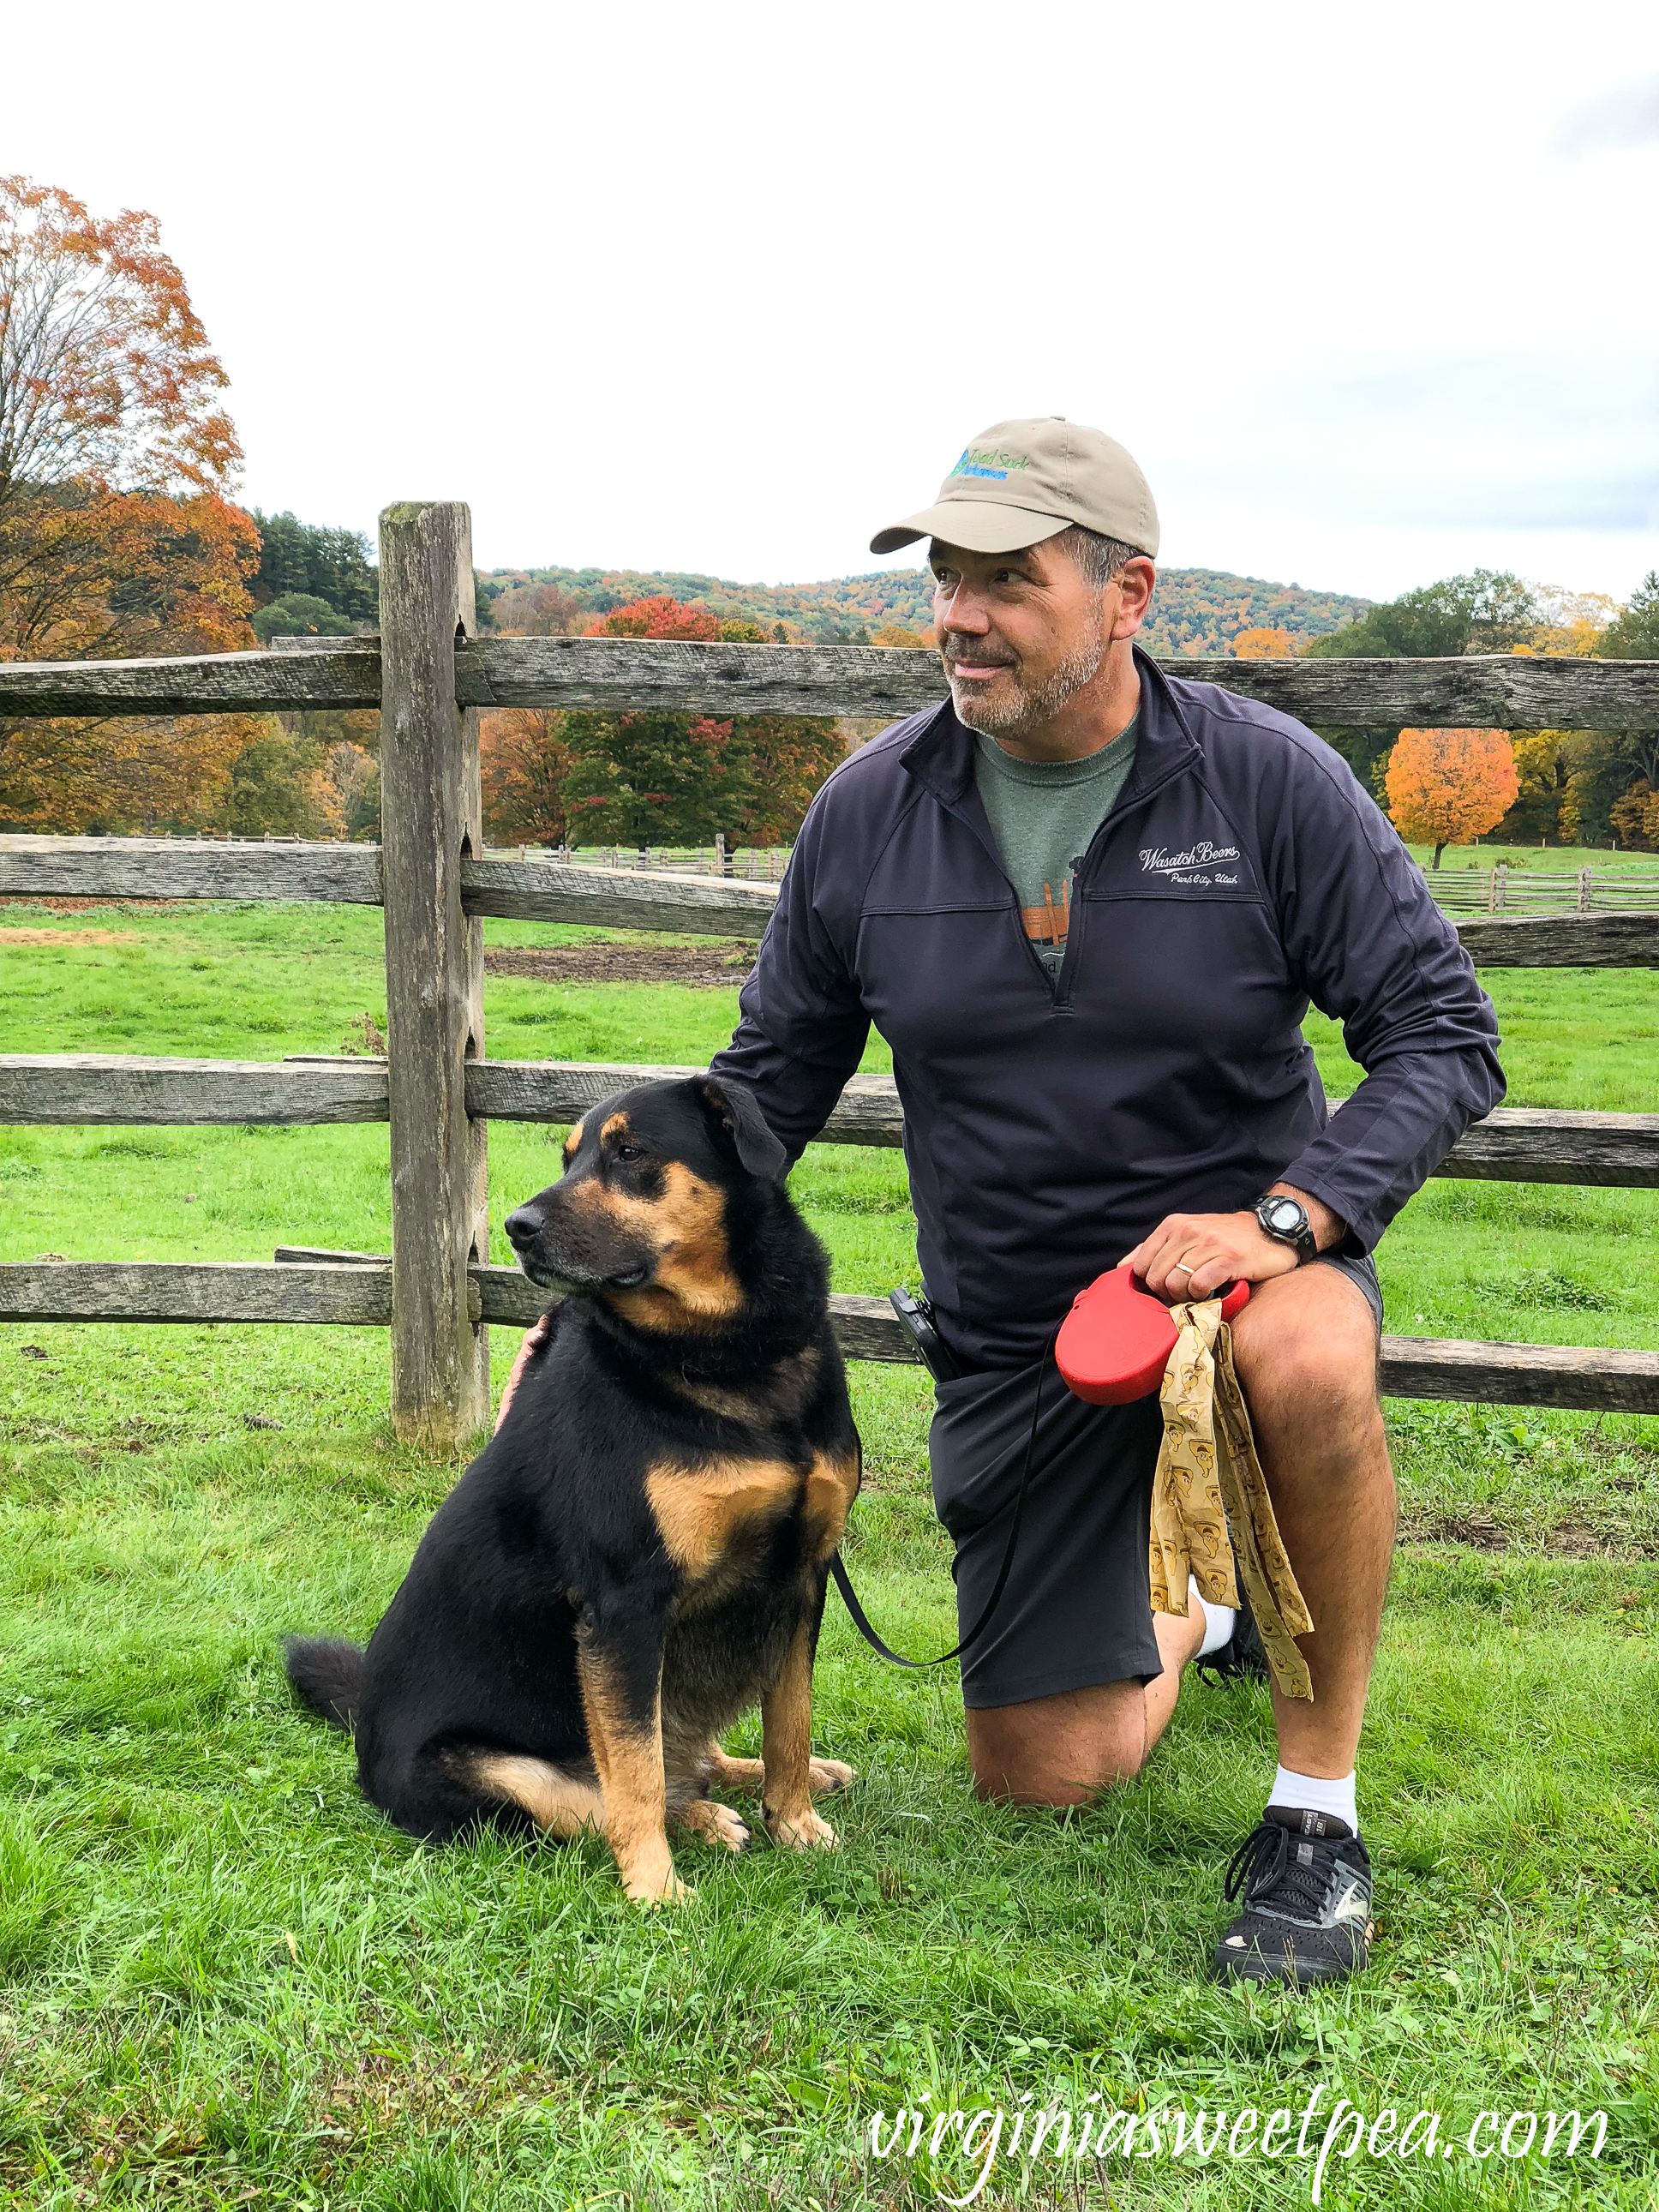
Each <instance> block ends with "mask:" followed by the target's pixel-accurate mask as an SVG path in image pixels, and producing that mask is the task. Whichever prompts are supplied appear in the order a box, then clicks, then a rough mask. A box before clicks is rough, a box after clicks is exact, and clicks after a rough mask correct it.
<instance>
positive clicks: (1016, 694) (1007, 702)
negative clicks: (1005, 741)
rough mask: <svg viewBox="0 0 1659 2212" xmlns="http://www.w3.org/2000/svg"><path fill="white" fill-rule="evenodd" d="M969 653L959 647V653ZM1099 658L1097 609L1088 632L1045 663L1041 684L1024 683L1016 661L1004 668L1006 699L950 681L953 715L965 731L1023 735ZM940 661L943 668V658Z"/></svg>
mask: <svg viewBox="0 0 1659 2212" xmlns="http://www.w3.org/2000/svg"><path fill="white" fill-rule="evenodd" d="M968 658H969V653H966V652H964V653H963V659H968ZM1105 658H1106V634H1105V625H1104V623H1103V622H1102V620H1101V618H1100V615H1099V612H1098V611H1097V613H1096V617H1095V630H1094V635H1093V636H1092V637H1091V638H1089V639H1088V640H1086V641H1085V643H1084V644H1082V645H1080V646H1079V647H1078V648H1077V650H1076V651H1075V652H1074V653H1067V654H1066V657H1065V659H1063V660H1060V662H1058V663H1057V664H1056V665H1055V666H1054V667H1053V668H1051V669H1050V670H1049V671H1048V675H1047V676H1046V677H1044V678H1043V680H1042V683H1041V684H1028V683H1027V682H1026V681H1025V679H1024V677H1023V676H1022V675H1021V673H1020V671H1019V667H1018V664H1017V663H1016V664H1013V665H1011V666H1010V669H1009V673H1010V674H1011V675H1012V678H1013V696H1012V698H1009V697H1007V696H1003V697H1002V698H1000V699H996V698H989V697H987V696H986V695H985V691H984V690H981V686H980V685H979V684H967V683H958V682H952V684H951V703H952V704H953V705H954V706H955V708H956V710H957V720H958V721H959V722H962V723H964V724H965V725H966V726H967V727H968V728H969V729H970V730H982V731H983V732H985V734H986V736H987V737H993V738H1023V737H1024V736H1025V735H1026V734H1027V732H1030V731H1031V730H1036V729H1040V728H1041V727H1042V725H1043V724H1044V723H1045V722H1051V721H1052V720H1054V716H1055V715H1056V714H1059V713H1060V709H1061V708H1063V707H1065V706H1066V704H1067V703H1068V702H1070V701H1071V700H1072V699H1073V698H1074V697H1075V696H1076V695H1077V694H1078V693H1079V691H1080V690H1082V689H1083V687H1084V685H1085V684H1087V683H1090V682H1091V681H1092V679H1093V678H1094V677H1095V676H1097V674H1098V673H1099V670H1100V664H1101V662H1102V661H1103V659H1105ZM945 666H946V670H947V672H948V671H949V668H950V662H949V660H948V659H947V661H946V663H945Z"/></svg>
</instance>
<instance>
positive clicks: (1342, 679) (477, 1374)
mask: <svg viewBox="0 0 1659 2212" xmlns="http://www.w3.org/2000/svg"><path fill="white" fill-rule="evenodd" d="M472 592H473V586H472V560H471V527H470V522H469V518H468V514H467V510H466V509H465V507H462V506H460V505H459V504H455V503H447V502H446V503H410V504H407V505H403V506H398V507H389V508H388V509H387V510H386V513H385V514H384V515H383V516H382V517H381V521H380V635H379V636H378V637H374V638H354V639H334V638H328V639H296V640H288V641H278V644H277V647H276V649H273V650H271V651H268V652H263V653H220V654H208V655H200V656H196V657H193V658H190V659H173V660H159V659H158V660H137V661H80V662H65V663H53V664H35V665H30V664H25V663H12V664H9V665H0V718H4V717H8V716H38V715H58V716H74V715H83V716H93V717H107V716H110V715H113V714H127V715H130V714H165V715H178V714H212V713H226V712H232V711H249V710H265V711H270V710H278V711H281V710H290V711H298V710H301V709H304V708H317V707H330V706H331V707H368V706H378V707H379V708H380V710H381V738H380V746H381V775H382V820H383V825H384V826H383V836H384V842H383V844H382V845H381V846H380V847H379V848H375V847H370V846H340V845H334V846H325V845H315V846H306V845H277V844H273V845H252V844H227V843H223V842H206V841H204V842H201V843H199V844H197V843H192V842H187V841H185V840H180V839H177V838H167V839H155V840H144V839H139V838H106V837H84V838H82V837H35V836H0V895H5V896H13V897H31V896H33V897H61V896H70V897H94V898H119V899H319V900H333V901H343V902H349V903H354V904H358V905H368V906H380V907H382V908H384V911H385V921H386V1006H387V1054H388V1056H387V1058H386V1060H385V1061H379V1060H344V1059H333V1058H295V1059H289V1060H283V1061H280V1062H276V1063H267V1062H258V1061H234V1060H171V1059H143V1058H137V1057H134V1056H106V1055H103V1054H27V1055H26V1054H13V1055H9V1056H6V1057H3V1058H0V1122H11V1123H24V1122H27V1123H36V1124H39V1123H46V1122H56V1123H98V1124H104V1125H110V1124H115V1125H131V1124H137V1123H146V1122H149V1123H169V1124H181V1123H192V1122H193V1123H202V1122H220V1123H228V1124H234V1125H242V1124H257V1123H262V1122H264V1123H273V1122H286V1123H331V1122H344V1121H389V1122H390V1124H391V1165H392V1252H391V1255H390V1256H389V1258H386V1257H380V1256H377V1255H374V1254H365V1253H340V1252H334V1251H331V1250H330V1249H326V1248H317V1247H305V1246H297V1245H296V1246H284V1247H283V1248H281V1249H280V1252H279V1255H278V1256H277V1257H276V1259H275V1260H274V1261H272V1262H271V1263H270V1264H269V1265H266V1264H262V1263H243V1262H234V1263H214V1264H200V1265H174V1264H162V1263H159V1262H158V1263H150V1262H105V1261H73V1262H70V1261H34V1262H32V1263H21V1264H13V1265H8V1266H3V1267H0V1318H9V1319H12V1320H16V1321H28V1322H70V1321H149V1322H160V1321H175V1322H183V1321H195V1322H209V1321H224V1322H245V1321H286V1322H348V1323H358V1324H363V1325H368V1326H380V1327H389V1328H390V1330H391V1334H392V1418H393V1421H394V1424H395V1425H396V1427H397V1429H398V1433H399V1434H400V1435H403V1436H405V1437H412V1438H415V1439H417V1440H419V1441H422V1442H423V1443H428V1445H431V1446H434V1447H435V1448H439V1449H453V1448H455V1447H457V1446H459V1445H460V1444H462V1443H465V1439H466V1437H468V1436H469V1435H470V1434H471V1432H472V1431H475V1430H476V1429H477V1428H478V1427H479V1426H481V1425H483V1423H484V1422H485V1420H486V1419H487V1417H488V1413H489V1388H488V1383H489V1364H488V1326H489V1322H492V1321H498V1322H510V1323H513V1324H514V1325H519V1324H522V1323H524V1322H527V1321H529V1320H531V1319H532V1318H533V1317H534V1316H535V1315H536V1314H537V1313H538V1312H539V1311H540V1310H541V1308H542V1305H543V1304H544V1297H543V1295H542V1293H540V1292H539V1291H537V1289H536V1288H535V1286H534V1285H532V1284H531V1283H530V1282H529V1281H528V1280H527V1279H526V1278H525V1277H524V1276H522V1275H521V1274H520V1273H518V1271H517V1270H516V1269H514V1268H511V1267H491V1266H489V1265H488V1264H487V1255H488V1251H489V1237H488V1191H487V1182H486V1171H485V1130H486V1126H487V1124H488V1122H489V1121H490V1120H497V1121H548V1122H555V1123H560V1122H567V1121H572V1120H574V1119H575V1118H576V1117H578V1116H579V1115H580V1114H581V1113H583V1112H584V1111H586V1109H587V1108H588V1107H589V1106H591V1105H592V1104H593V1103H596V1102H597V1101H598V1100H599V1099H601V1098H604V1097H607V1096H609V1095H610V1094H611V1091H615V1090H617V1089H619V1088H621V1087H623V1085H626V1084H628V1083H630V1082H637V1081H641V1080H644V1079H647V1078H648V1077H649V1076H651V1075H652V1074H654V1073H665V1072H670V1071H664V1070H660V1069H655V1068H650V1067H641V1066H597V1065H589V1064H580V1063H574V1062H573V1063H560V1062H553V1063H544V1062H524V1061H513V1060H494V1061H492V1060H489V1059H488V1058H487V1057H486V1056H485V1054H484V1048H483V1046H484V1036H483V939H482V929H481V921H482V918H483V916H484V915H501V916H507V917H513V918H517V919H522V920H529V921H576V922H587V923H597V924H600V925H602V926H605V927H611V928H619V929H652V930H673V931H684V932H695V933H705V934H710V935H721V934H734V935H741V936H744V937H755V936H757V935H758V934H759V933H760V930H761V928H762V927H763V925H764V922H765V920H766V918H767V916H768V915H769V912H770V911H771V909H772V908H773V905H774V903H775V899H776V890H775V886H772V885H768V884H749V883H744V882H741V881H732V880H731V879H729V878H724V879H722V878H714V879H712V880H711V879H709V878H698V877H695V876H690V875H686V876H676V875H672V874H668V873H660V874H652V873H649V872H640V871H636V870H632V869H630V870H628V871H625V872H607V871H602V870H597V869H594V868H592V867H588V866H568V865H565V864H562V863H560V862H557V861H548V860H541V861H538V860H526V861H515V860H489V859H486V858H483V857H481V856H482V854H483V821H482V816H481V806H480V797H479V784H478V748H477V727H476V722H477V716H476V714H475V713H473V712H472V711H471V710H473V709H476V708H483V707H490V706H502V707H586V708H690V709H695V710H698V711H705V712H710V713H714V714H744V713H750V714H752V713H763V712H767V711H772V712H780V713H789V714H858V715H876V714H890V715H894V716H897V715H900V714H908V713H911V712H914V711H915V709H916V708H921V707H926V706H928V705H931V704H932V703H933V702H935V701H936V700H937V699H938V698H939V696H942V686H941V684H940V679H939V670H938V665H937V663H936V662H935V661H934V660H933V658H932V656H931V655H925V654H922V653H915V652H907V651H903V650H899V651H886V650H882V649H880V648H878V647H860V646H840V647H784V646H737V645H704V644H678V643H669V642H659V641H645V640H640V639H631V638H630V639H622V638H617V639H609V638H607V639H592V638H488V637H479V636H477V635H476V634H475V630H474V605H473V596H472ZM1176 670H1177V671H1178V672H1179V673H1181V674H1182V675H1183V676H1188V677H1192V678H1199V679H1201V680H1206V681H1209V682H1213V683H1218V684H1224V685H1225V686H1226V687H1227V688H1228V689H1229V690H1235V691H1238V692H1242V693H1244V694H1246V695H1247V696H1251V697H1254V698H1257V699H1261V700H1265V701H1267V702H1269V703H1271V704H1273V705H1274V706H1278V707H1281V708H1285V710H1286V711H1287V712H1289V713H1291V714H1296V715H1297V716H1298V717H1300V718H1301V719H1302V720H1307V721H1315V722H1326V723H1349V724H1359V725H1363V726H1376V725H1378V724H1385V725H1386V724H1388V723H1390V722H1393V723H1396V724H1398V725H1400V726H1404V725H1406V724H1408V723H1409V724H1417V725H1419V726H1422V725H1426V726H1440V725H1448V724H1449V725H1465V724H1480V725H1483V726H1498V727H1504V728H1537V727H1551V728H1560V727H1569V728H1575V729H1594V728H1606V729H1627V728H1649V727H1652V726H1656V725H1659V664H1655V663H1642V662H1629V661H1624V662H1620V661H1594V660H1580V661H1573V660H1546V659H1528V658H1520V657H1508V656H1492V657H1482V658H1476V657H1471V658H1466V659H1451V660H1400V661H1383V660H1355V661H1332V660H1316V661H1288V662H1286V661H1239V660H1214V661H1198V662H1191V661H1186V660H1182V661H1180V662H1178V663H1176ZM1459 927H1460V931H1461V934H1462V938H1463V939H1464V942H1465V943H1466V944H1467V945H1468V947H1469V949H1470V951H1471V952H1472V953H1473V955H1474V958H1475V960H1476V961H1477V963H1481V964H1483V965H1486V966H1502V967H1598V966H1607V967H1650V968H1651V967H1659V915H1656V914H1654V913H1651V912H1649V913H1621V912H1612V913H1609V912H1601V911H1596V912H1591V913H1585V914H1576V915H1554V916H1542V915H1518V916H1515V917H1512V918H1498V917H1482V918H1477V919H1472V920H1470V921H1464V922H1462V923H1461V924H1460V925H1459ZM674 1072H684V1071H674ZM823 1136H824V1140H825V1141H826V1142H829V1143H832V1144H855V1145H897V1144H899V1143H900V1142H901V1141H902V1116H901V1112H900V1108H899V1102H898V1097H897V1094H896V1091H895V1090H894V1087H893V1085H892V1083H891V1082H890V1079H887V1078H884V1077H873V1076H860V1077H856V1078H855V1079H854V1080H853V1081H852V1082H851V1083H850V1084H849V1085H848V1087H847V1089H846V1091H844V1093H843V1094H842V1099H841V1102H840V1103H839V1104H838V1106H837V1107H836V1110H835V1113H834V1114H833V1115H832V1116H831V1118H830V1121H829V1125H828V1127H826V1129H825V1130H824V1133H823ZM1440 1172H1441V1173H1442V1174H1443V1175H1446V1176H1471V1177H1476V1178H1481V1179H1497V1180H1504V1181H1516V1182H1554V1183H1571V1184H1579V1185H1602V1186H1617V1187H1621V1188H1647V1189H1651V1188H1659V1114H1576V1113H1543V1112H1533V1111H1527V1110H1524V1109H1522V1110H1508V1111H1499V1112H1498V1113H1495V1114H1492V1115H1489V1116H1488V1117H1487V1118H1486V1120H1485V1121H1481V1122H1480V1123H1478V1124H1477V1125H1476V1126H1475V1127H1474V1128H1472V1129H1471V1130H1470V1131H1469V1132H1468V1135H1467V1136H1466V1137H1465V1138H1464V1139H1463V1140H1462V1143H1461V1144H1460V1145H1459V1146H1457V1147H1456V1149H1455V1152H1453V1153H1452V1154H1451V1156H1450V1158H1449V1159H1448V1160H1447V1161H1446V1162H1445V1164H1444V1165H1443V1168H1442V1169H1441V1170H1440ZM834 1305H835V1310H836V1328H837V1330H838V1333H839V1334H840V1336H841V1340H842V1345H843V1346H844V1348H845V1350H846V1351H847V1352H848V1354H849V1356H851V1357H853V1358H868V1359H888V1360H908V1359H910V1358H914V1353H913V1352H912V1349H911V1346H910V1343H909V1340H908V1337H907V1336H906V1335H905V1334H904V1332H903V1331H902V1328H900V1327H899V1324H898V1323H897V1322H896V1321H895V1319H894V1318H893V1316H892V1315H891V1313H890V1311H889V1310H888V1308H887V1305H886V1302H885V1301H884V1299H880V1298H874V1297H836V1299H835V1301H834ZM1383 1388H1384V1389H1385V1390H1386V1391H1388V1392H1389V1393H1392V1394H1394V1395H1401V1396H1408V1397H1424V1398H1444V1399H1451V1398H1460V1399H1479V1400H1485V1401H1492V1402H1496V1403H1505V1404H1516V1405H1534V1406H1554V1407H1581V1408H1587V1409H1592V1410H1598V1411H1612V1412H1626V1413H1659V1353H1654V1352H1621V1351H1607V1350H1595V1351H1583V1350H1573V1349H1569V1348H1565V1347H1560V1346H1542V1345H1529V1344H1493V1343H1473V1342H1467V1343H1466V1342H1452V1341H1446V1340H1431V1339H1418V1338H1411V1337H1395V1336H1390V1337H1385V1338H1384V1340H1383Z"/></svg>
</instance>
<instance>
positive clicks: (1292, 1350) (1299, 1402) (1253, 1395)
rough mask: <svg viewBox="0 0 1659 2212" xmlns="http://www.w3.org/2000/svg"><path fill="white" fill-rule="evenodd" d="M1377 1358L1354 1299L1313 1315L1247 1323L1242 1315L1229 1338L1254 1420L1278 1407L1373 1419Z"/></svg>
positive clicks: (1370, 1326)
mask: <svg viewBox="0 0 1659 2212" xmlns="http://www.w3.org/2000/svg"><path fill="white" fill-rule="evenodd" d="M1344 1287H1345V1289H1346V1288H1347V1287H1348V1286H1346V1285H1345V1286H1344ZM1262 1303H1263V1305H1264V1307H1265V1306H1266V1303H1267V1302H1266V1301H1265V1299H1264V1300H1263V1302H1262ZM1247 1317H1249V1318H1251V1319H1252V1322H1253V1325H1252V1326H1250V1327H1249V1328H1246V1327H1245V1326H1244V1322H1245V1321H1246V1319H1247ZM1376 1358H1377V1343H1376V1322H1375V1321H1374V1320H1373V1318H1372V1316H1371V1310H1370V1306H1369V1304H1367V1303H1366V1302H1365V1299H1364V1296H1363V1294H1362V1293H1360V1292H1359V1291H1352V1296H1351V1297H1344V1298H1342V1299H1341V1300H1340V1302H1336V1301H1332V1300H1322V1301H1321V1304H1320V1309H1319V1310H1317V1311H1316V1312H1314V1313H1302V1312H1297V1311H1292V1310H1288V1309H1284V1310H1279V1311H1276V1312H1275V1311H1267V1310H1264V1311H1263V1312H1261V1314H1259V1315H1256V1316H1250V1315H1249V1308H1247V1309H1246V1311H1245V1313H1244V1314H1242V1315H1241V1316H1239V1321H1238V1323H1237V1325H1236V1327H1235V1329H1234V1333H1233V1364H1234V1366H1235V1368H1236V1369H1237V1374H1238V1380H1239V1384H1240V1387H1241V1388H1242V1389H1243V1392H1244V1395H1245V1397H1246V1399H1247V1400H1248V1401H1249V1404H1250V1407H1251V1409H1252V1411H1253V1412H1254V1411H1255V1410H1256V1408H1257V1407H1262V1408H1264V1409H1265V1407H1267V1406H1268V1405H1269V1404H1272V1403H1278V1404H1280V1405H1285V1406H1289V1407H1296V1408H1299V1409H1301V1410H1302V1411H1303V1412H1304V1413H1309V1412H1312V1411H1313V1410H1314V1409H1316V1408H1318V1409H1321V1410H1322V1411H1323V1412H1326V1413H1338V1412H1340V1413H1346V1414H1348V1415H1350V1416H1358V1417H1363V1418H1365V1419H1380V1418H1381V1416H1380V1413H1379V1411H1378V1407H1377V1395H1376Z"/></svg>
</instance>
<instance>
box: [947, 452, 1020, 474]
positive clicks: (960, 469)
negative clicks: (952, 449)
mask: <svg viewBox="0 0 1659 2212" xmlns="http://www.w3.org/2000/svg"><path fill="white" fill-rule="evenodd" d="M1030 465H1031V464H1030V461H1028V460H1027V459H1026V458H1025V456H1024V453H1005V452H1004V451H1003V449H1002V447H1000V446H964V447H963V449H962V458H961V459H960V460H959V461H958V462H957V465H956V466H955V468H953V469H952V470H951V475H952V476H953V477H1006V475H1007V473H1008V471H1009V470H1010V469H1029V468H1030Z"/></svg>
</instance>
